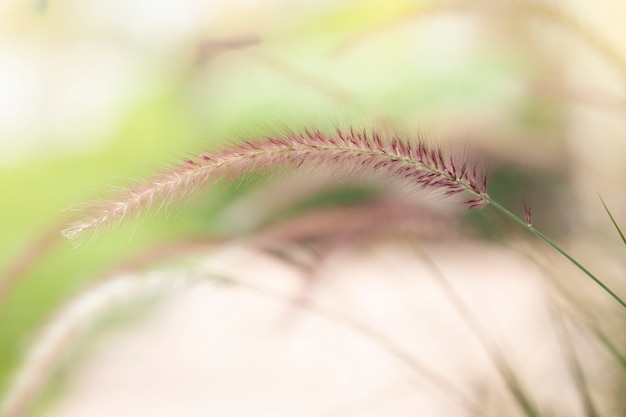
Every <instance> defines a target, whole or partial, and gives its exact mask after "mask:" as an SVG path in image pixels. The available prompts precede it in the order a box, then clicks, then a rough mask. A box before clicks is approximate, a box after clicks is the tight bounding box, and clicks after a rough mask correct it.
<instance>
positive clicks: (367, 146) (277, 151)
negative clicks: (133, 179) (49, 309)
mask: <svg viewBox="0 0 626 417" xmlns="http://www.w3.org/2000/svg"><path fill="white" fill-rule="evenodd" d="M287 168H292V169H297V170H303V169H309V170H311V169H317V170H326V171H328V172H332V173H337V172H341V171H345V170H348V171H349V172H352V173H363V174H368V175H382V176H383V177H389V178H395V179H400V180H402V181H405V182H407V183H408V184H409V185H411V186H414V187H418V188H424V189H429V190H434V191H439V192H442V193H443V195H445V196H450V195H454V194H457V193H461V192H465V193H466V194H468V195H469V198H468V199H467V200H465V204H466V205H467V206H468V208H470V209H472V208H478V207H483V206H485V205H491V206H493V207H494V208H495V209H497V210H499V211H500V212H502V213H503V214H505V215H506V216H508V217H509V218H511V219H512V220H514V221H515V222H517V223H518V224H520V225H521V226H523V227H524V228H526V229H527V230H528V231H530V232H531V233H533V234H534V235H535V236H537V237H538V238H539V239H541V240H543V241H544V242H545V243H547V244H548V245H549V246H551V247H552V248H553V249H555V250H556V251H557V252H559V253H560V254H561V255H563V256H564V257H565V258H566V259H567V260H568V261H570V262H571V263H572V264H574V265H575V266H576V267H577V268H578V269H580V270H581V271H582V272H583V273H584V274H585V275H587V276H588V277H589V278H591V279H592V280H593V281H594V282H595V283H596V284H598V285H599V286H600V287H601V288H602V289H603V290H604V291H605V292H606V293H608V294H609V295H610V296H611V297H613V298H614V299H615V300H616V301H617V302H618V303H619V304H620V305H621V306H622V307H623V308H625V309H626V302H625V301H624V300H623V299H622V298H620V297H619V296H618V295H617V294H616V293H615V292H614V291H613V290H611V289H610V288H609V287H608V286H607V285H606V284H604V282H602V281H601V280H600V279H599V278H598V277H596V276H595V275H594V274H593V273H591V272H590V271H589V270H588V269H586V268H585V267H584V266H582V265H581V264H580V263H579V262H578V261H576V260H575V259H574V258H573V257H572V256H571V255H569V254H568V253H567V252H565V251H564V250H563V249H562V248H561V247H559V246H558V245H557V244H556V243H554V242H553V241H552V240H550V239H549V238H548V237H546V236H545V235H544V234H543V233H541V232H540V231H539V230H537V229H536V228H535V227H534V226H533V224H532V207H531V206H530V205H529V204H528V203H525V204H524V216H523V217H524V218H523V219H522V218H520V217H519V216H517V215H515V214H513V213H512V212H511V211H510V210H508V209H507V208H506V207H504V206H502V205H501V204H500V203H498V202H497V201H495V200H494V199H493V198H491V197H490V196H489V195H488V194H487V176H486V175H485V174H484V173H482V172H481V170H480V169H479V168H478V166H477V165H474V164H469V163H468V162H467V161H458V160H455V158H452V157H449V156H446V155H444V153H443V152H442V150H441V149H439V148H437V147H433V146H430V145H428V144H426V143H425V142H423V141H419V142H417V143H410V142H408V141H403V140H400V139H398V138H397V137H395V136H392V137H389V138H383V137H382V136H381V135H380V134H378V133H375V132H367V131H359V132H357V131H355V130H352V129H351V130H349V131H342V130H341V129H337V130H336V131H335V132H333V133H324V132H321V131H318V130H315V131H309V130H305V131H303V132H302V133H294V132H286V133H285V134H283V135H281V136H273V137H267V138H265V139H257V140H251V141H247V142H244V143H243V144H237V145H232V146H230V147H227V148H225V149H222V150H221V151H217V152H213V153H202V154H200V155H198V156H196V157H193V158H191V159H186V160H184V161H183V162H182V163H180V164H179V165H177V166H175V167H172V168H170V169H168V170H166V171H165V172H163V173H162V174H161V175H160V176H157V177H154V178H152V179H149V180H146V181H144V182H143V183H140V184H138V185H137V186H136V187H134V188H131V189H127V190H125V191H122V192H121V193H120V194H119V195H118V196H117V197H113V198H111V199H108V200H104V201H102V202H98V203H92V204H88V205H87V206H85V207H83V209H84V210H85V216H84V218H83V219H82V220H78V221H76V222H74V223H72V224H71V225H70V226H69V227H68V228H67V229H65V230H64V231H63V235H64V236H65V237H66V238H68V239H70V240H75V239H78V238H80V237H81V236H84V235H86V234H88V233H90V232H94V231H96V230H99V229H103V228H108V227H110V226H112V225H113V224H116V223H118V222H120V221H123V220H125V219H129V218H133V217H134V216H137V215H139V214H140V213H142V212H143V211H146V210H149V209H160V208H164V207H166V206H169V205H170V204H172V203H175V202H180V201H183V200H184V199H185V198H187V197H188V196H190V195H192V194H194V193H195V192H197V191H198V190H200V189H202V188H205V187H207V186H210V185H212V184H214V183H215V182H216V181H218V180H220V179H224V178H225V179H230V180H233V179H235V178H238V177H240V176H242V175H243V174H246V173H250V172H267V171H275V170H281V169H287Z"/></svg>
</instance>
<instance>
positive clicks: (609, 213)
mask: <svg viewBox="0 0 626 417" xmlns="http://www.w3.org/2000/svg"><path fill="white" fill-rule="evenodd" d="M598 197H599V198H600V201H601V202H602V205H603V206H604V209H605V210H606V213H607V214H608V215H609V218H610V219H611V221H612V222H613V226H615V229H617V233H619V235H620V237H621V238H622V242H624V245H626V237H624V233H622V230H621V229H620V228H619V226H618V225H617V222H616V221H615V219H614V218H613V215H612V214H611V212H610V211H609V208H608V207H607V206H606V204H605V203H604V200H603V199H602V197H600V195H598Z"/></svg>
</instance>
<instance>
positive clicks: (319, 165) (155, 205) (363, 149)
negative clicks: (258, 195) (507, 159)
mask: <svg viewBox="0 0 626 417" xmlns="http://www.w3.org/2000/svg"><path fill="white" fill-rule="evenodd" d="M304 167H306V168H309V169H319V170H327V171H329V172H332V171H333V170H335V171H340V170H350V171H352V172H357V173H362V174H366V175H368V174H369V175H373V174H376V175H380V174H382V175H384V176H387V177H390V178H395V179H401V180H403V181H405V182H408V183H409V184H411V185H413V186H416V187H420V188H425V189H430V190H436V191H440V192H441V193H442V194H443V195H445V196H449V195H453V194H458V193H460V192H466V193H467V194H469V195H470V198H469V199H468V200H467V201H466V202H465V204H466V205H467V207H468V208H470V209H472V208H479V207H482V206H484V205H486V204H488V200H487V198H486V197H487V177H486V175H485V174H484V173H482V171H481V170H480V169H479V167H478V166H476V165H470V164H469V163H468V161H457V160H455V159H454V158H451V157H447V156H446V155H444V152H443V151H442V150H441V149H439V148H437V147H434V146H430V145H428V144H427V143H425V142H423V141H420V142H418V143H412V142H409V141H406V140H401V139H399V138H397V137H392V138H390V139H385V138H383V136H382V135H381V134H379V133H376V132H371V133H370V132H367V131H365V130H364V131H356V130H353V129H350V130H348V131H345V130H341V129H336V130H335V131H334V132H332V133H325V132H322V131H319V130H304V131H303V132H301V133H295V132H287V133H285V134H283V135H281V136H273V137H268V138H263V139H257V140H250V141H247V142H244V143H242V144H235V145H231V146H229V147H226V148H224V149H222V150H219V151H216V152H204V153H202V154H200V155H198V156H197V157H191V158H186V159H184V160H183V161H182V162H181V163H180V164H178V165H177V166H174V167H172V168H169V169H167V170H165V171H163V172H162V173H161V174H160V175H158V176H156V177H154V178H152V179H148V180H146V181H144V182H143V183H140V184H138V185H137V186H135V187H133V188H132V189H130V190H126V191H122V192H121V193H120V194H118V195H117V196H115V197H113V198H111V199H108V200H104V201H101V202H96V203H92V204H88V205H86V206H84V207H83V208H82V211H83V213H84V217H83V218H82V219H81V220H78V221H76V222H74V223H72V224H71V225H70V226H69V227H68V228H67V229H65V230H64V231H63V235H64V236H65V237H66V238H68V239H70V240H74V239H77V238H79V237H81V236H83V235H85V234H87V233H89V232H92V231H95V230H99V229H103V228H108V227H110V226H112V225H113V224H116V223H118V222H120V221H122V220H124V219H129V218H132V217H133V216H137V215H138V214H140V213H141V212H143V211H145V210H149V209H151V208H152V209H160V208H164V207H166V206H169V205H171V204H172V203H176V202H180V201H181V200H184V199H186V198H187V197H189V196H191V195H192V194H194V193H196V192H197V191H198V190H200V189H203V188H206V187H209V186H211V185H213V184H214V183H215V182H216V181H218V180H220V179H229V180H234V179H236V178H238V177H240V176H242V175H243V174H245V173H248V172H254V171H262V172H263V171H264V172H267V171H272V170H278V169H284V168H291V169H300V168H304Z"/></svg>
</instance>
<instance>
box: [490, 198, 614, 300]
mask: <svg viewBox="0 0 626 417" xmlns="http://www.w3.org/2000/svg"><path fill="white" fill-rule="evenodd" d="M483 197H484V198H485V199H486V200H487V201H488V202H489V204H491V205H492V206H494V207H495V208H497V209H498V210H500V211H501V212H502V213H504V214H506V215H507V216H508V217H510V218H511V219H513V220H515V221H516V222H517V223H519V224H520V225H522V226H523V227H525V228H526V229H528V230H529V231H530V232H531V233H532V234H534V235H535V236H537V237H538V238H539V239H541V240H543V241H544V242H546V243H547V244H548V245H550V246H552V248H554V250H556V251H557V252H559V253H560V254H561V255H563V256H564V257H565V258H567V260H568V261H570V262H571V263H573V264H574V265H575V266H576V267H577V268H578V269H580V270H581V271H583V272H584V273H585V274H586V275H587V276H588V277H589V278H591V279H592V280H593V281H594V282H595V283H596V284H598V285H599V286H600V287H601V288H602V289H603V290H604V291H606V292H607V293H608V294H609V295H610V296H611V297H613V298H614V299H615V300H616V301H617V302H618V303H620V305H621V306H622V307H624V308H625V309H626V302H624V300H622V299H621V298H620V297H619V296H618V295H617V294H615V293H614V292H613V290H611V289H610V288H609V287H607V286H606V284H605V283H603V282H602V281H601V280H600V279H599V278H598V277H596V276H595V275H594V274H592V273H591V272H590V271H589V270H588V269H587V268H585V267H584V266H582V265H581V264H580V263H579V262H578V261H577V260H575V259H574V258H572V256H571V255H570V254H568V253H567V252H565V251H564V250H563V249H561V248H560V247H559V246H557V245H556V243H554V242H553V241H551V240H550V239H549V238H548V237H546V236H545V235H544V234H543V233H541V232H540V231H539V230H537V229H535V228H534V227H533V226H532V225H529V224H527V223H526V222H525V221H524V220H522V219H521V218H519V217H518V216H516V215H515V214H513V213H511V212H510V211H509V210H507V209H506V208H505V207H503V206H501V205H500V204H499V203H497V202H496V201H494V200H492V199H491V197H488V196H483Z"/></svg>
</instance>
